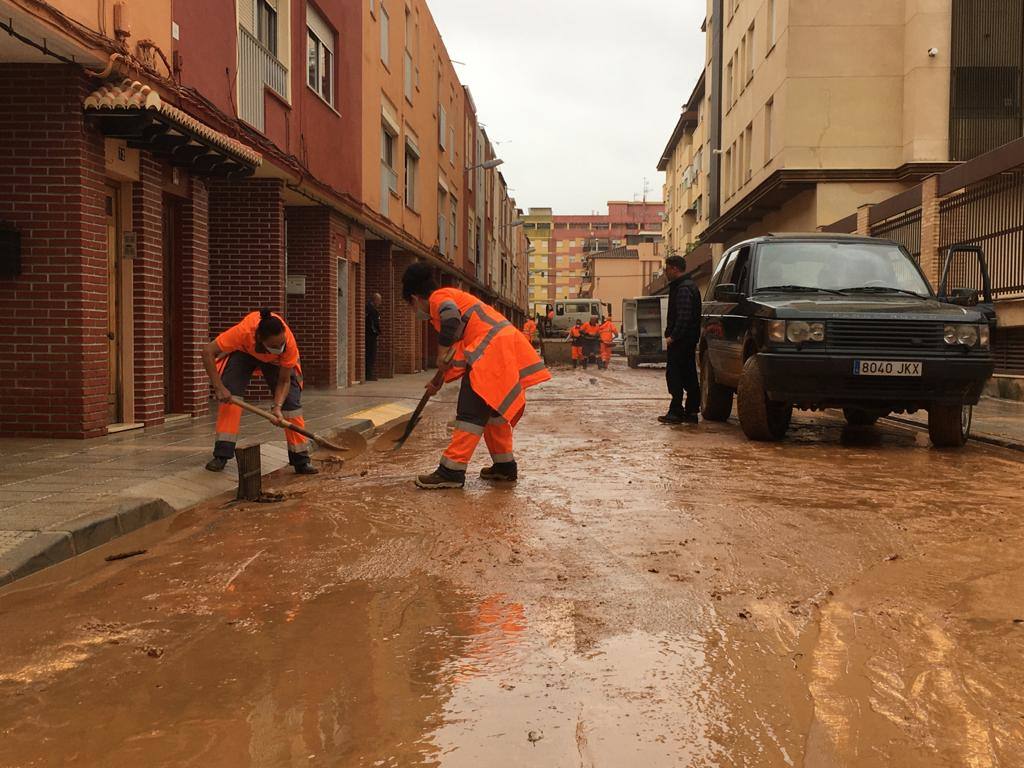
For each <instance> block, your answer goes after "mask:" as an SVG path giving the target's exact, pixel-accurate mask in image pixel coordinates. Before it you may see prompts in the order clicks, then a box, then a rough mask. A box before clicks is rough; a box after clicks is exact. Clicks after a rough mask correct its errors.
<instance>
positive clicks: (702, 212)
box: [658, 73, 710, 254]
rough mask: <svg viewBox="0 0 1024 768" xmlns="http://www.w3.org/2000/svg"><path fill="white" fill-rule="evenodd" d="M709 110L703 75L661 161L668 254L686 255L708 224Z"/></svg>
mask: <svg viewBox="0 0 1024 768" xmlns="http://www.w3.org/2000/svg"><path fill="white" fill-rule="evenodd" d="M706 118H707V107H706V105H705V88H704V75H703V73H702V74H701V76H700V77H699V78H698V80H697V85H696V86H695V87H694V89H693V93H692V94H691V95H690V98H689V99H687V101H686V104H685V105H684V106H683V111H682V112H681V113H680V115H679V120H678V121H677V122H676V125H675V128H674V129H673V130H672V135H671V136H670V137H669V140H668V144H667V145H666V146H665V149H664V151H663V152H662V153H661V158H660V159H659V160H658V170H659V171H662V172H663V173H664V174H665V184H664V187H663V197H664V200H665V222H664V225H663V227H662V234H663V236H664V243H665V252H666V253H671V254H686V253H688V252H689V251H690V250H691V249H692V248H693V247H694V245H695V244H696V243H698V242H700V236H701V234H702V233H703V232H704V229H705V228H706V227H707V224H708V205H707V192H708V168H709V166H710V162H709V160H708V149H707V146H706V144H707V119H706Z"/></svg>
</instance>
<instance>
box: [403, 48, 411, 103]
mask: <svg viewBox="0 0 1024 768" xmlns="http://www.w3.org/2000/svg"><path fill="white" fill-rule="evenodd" d="M404 66H405V75H404V76H405V100H406V101H408V102H409V103H410V104H412V54H411V53H409V52H408V51H406V52H405V65H404Z"/></svg>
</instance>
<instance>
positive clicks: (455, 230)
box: [450, 195, 459, 249]
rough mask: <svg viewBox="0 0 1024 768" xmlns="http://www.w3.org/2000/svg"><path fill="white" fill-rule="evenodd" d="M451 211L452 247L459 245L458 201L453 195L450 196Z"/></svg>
mask: <svg viewBox="0 0 1024 768" xmlns="http://www.w3.org/2000/svg"><path fill="white" fill-rule="evenodd" d="M451 201H452V211H451V227H452V231H451V238H450V239H451V241H452V249H455V248H458V247H459V201H458V200H457V199H456V198H455V195H452V196H451Z"/></svg>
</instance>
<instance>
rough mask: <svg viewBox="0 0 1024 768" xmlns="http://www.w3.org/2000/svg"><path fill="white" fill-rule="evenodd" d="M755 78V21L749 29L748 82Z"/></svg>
mask: <svg viewBox="0 0 1024 768" xmlns="http://www.w3.org/2000/svg"><path fill="white" fill-rule="evenodd" d="M753 79H754V22H751V23H750V29H748V30H747V82H748V83H749V82H750V81H751V80H753Z"/></svg>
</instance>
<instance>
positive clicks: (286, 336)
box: [202, 309, 317, 475]
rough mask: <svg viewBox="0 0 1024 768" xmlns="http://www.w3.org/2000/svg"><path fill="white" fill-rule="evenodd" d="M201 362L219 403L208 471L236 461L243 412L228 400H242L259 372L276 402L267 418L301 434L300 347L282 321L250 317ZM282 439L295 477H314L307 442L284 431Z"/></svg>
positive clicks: (270, 315)
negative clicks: (298, 430) (292, 425)
mask: <svg viewBox="0 0 1024 768" xmlns="http://www.w3.org/2000/svg"><path fill="white" fill-rule="evenodd" d="M202 357H203V365H204V366H205V367H206V373H207V374H208V375H209V377H210V382H211V383H212V384H213V391H214V394H216V396H217V399H218V400H219V401H220V407H219V408H218V410H217V441H216V443H215V444H214V447H213V458H212V459H210V461H209V463H207V465H206V468H207V469H208V470H210V471H211V472H220V471H221V470H223V469H224V465H225V464H227V461H228V459H230V458H233V457H234V455H235V443H236V442H237V440H238V429H239V426H240V425H241V422H242V409H241V408H240V407H239V406H238V405H235V404H234V403H233V402H232V400H231V398H232V396H238V397H243V396H244V395H245V390H246V389H247V388H248V386H249V380H250V379H251V378H252V375H253V373H254V372H255V371H256V370H257V369H259V371H260V372H261V373H262V374H263V378H264V379H265V380H266V382H267V386H268V387H269V388H270V393H271V395H272V396H273V398H274V407H273V408H272V409H271V412H272V413H273V415H274V416H276V417H277V420H278V424H279V425H282V424H285V423H288V422H290V423H292V424H294V425H295V426H296V427H299V428H305V425H306V423H305V420H304V419H303V418H302V404H301V396H302V368H301V367H300V366H299V347H298V344H297V343H296V342H295V336H294V335H293V334H292V331H291V328H289V327H288V324H287V323H285V321H284V318H282V317H281V316H280V315H278V314H276V313H274V312H271V311H270V310H269V309H261V310H260V311H259V312H250V313H249V314H248V315H246V316H245V317H244V318H243V319H242V322H240V323H238V325H235V326H234V327H232V328H229V329H228V330H226V331H224V332H223V333H222V334H220V335H219V336H218V337H217V338H216V339H214V340H213V341H211V342H210V343H209V344H207V345H206V346H205V347H203V351H202ZM218 358H219V359H218ZM284 434H285V439H286V440H287V441H288V463H290V464H291V465H292V466H293V467H294V468H295V472H296V474H299V475H315V474H317V469H316V467H314V466H313V464H312V462H311V461H310V455H309V454H310V449H311V447H312V446H311V445H310V441H309V439H308V438H306V437H304V436H302V435H300V434H298V433H296V432H293V431H292V430H290V429H286V430H285V432H284Z"/></svg>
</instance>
